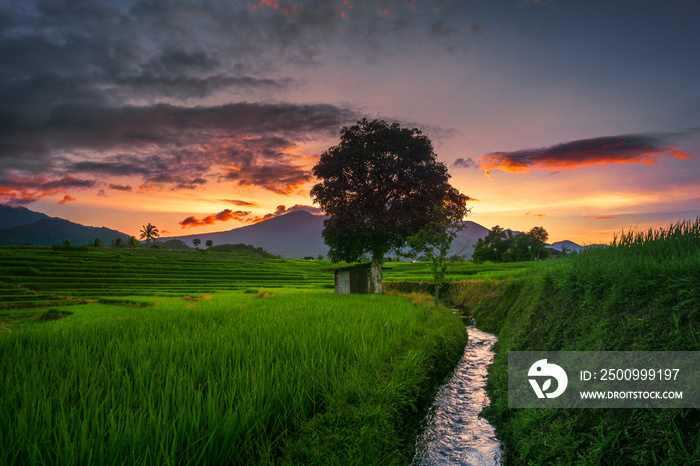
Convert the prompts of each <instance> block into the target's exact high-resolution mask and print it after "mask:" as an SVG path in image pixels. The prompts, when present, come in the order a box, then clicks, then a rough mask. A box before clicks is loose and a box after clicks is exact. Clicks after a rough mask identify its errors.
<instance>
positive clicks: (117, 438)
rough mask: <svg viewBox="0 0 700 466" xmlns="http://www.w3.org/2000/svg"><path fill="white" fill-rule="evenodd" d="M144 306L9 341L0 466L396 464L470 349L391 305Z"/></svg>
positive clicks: (324, 295)
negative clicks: (435, 394) (423, 412)
mask: <svg viewBox="0 0 700 466" xmlns="http://www.w3.org/2000/svg"><path fill="white" fill-rule="evenodd" d="M142 300H143V298H140V299H137V300H135V301H133V300H132V301H130V300H129V299H124V300H122V301H121V302H117V301H114V300H113V301H112V302H110V301H109V300H107V301H105V302H94V303H89V304H85V305H82V306H71V307H70V310H71V312H73V314H72V315H70V316H68V317H65V318H63V319H60V320H53V321H45V322H41V323H34V322H32V323H31V325H30V324H26V325H23V324H22V323H21V322H20V323H17V324H16V325H13V327H12V331H11V332H0V361H2V364H1V365H0V394H1V396H0V464H85V465H88V464H125V463H127V464H272V463H275V464H299V463H315V464H333V463H336V464H339V463H340V464H348V463H358V464H360V463H361V464H400V463H402V462H405V461H407V458H409V457H410V454H411V452H412V447H413V438H414V437H413V434H414V432H413V430H412V427H411V426H413V425H414V424H413V421H415V420H416V419H414V418H416V416H417V413H418V412H419V410H420V408H421V407H422V406H424V405H425V404H427V400H428V398H429V395H430V390H431V387H432V386H434V385H435V384H436V382H437V380H439V379H440V378H442V377H444V376H445V375H446V373H447V372H448V371H449V369H450V368H451V367H452V366H453V364H454V363H456V361H457V360H458V359H459V357H460V355H461V352H462V350H463V347H464V344H465V340H466V335H465V332H464V326H463V325H462V324H461V322H459V319H458V318H457V317H455V316H454V315H453V314H452V313H451V312H450V310H449V309H446V308H435V307H433V306H429V305H422V304H420V303H411V302H410V301H409V300H407V299H402V298H399V297H395V296H374V297H372V296H336V295H334V294H331V293H328V292H322V291H290V290H274V291H270V290H260V291H259V292H258V291H256V293H244V292H231V293H227V294H224V293H219V294H215V295H213V296H206V297H203V298H199V297H192V296H187V297H186V298H162V297H159V298H157V301H154V302H152V303H151V304H152V305H151V306H142V305H134V304H133V303H136V304H141V302H142Z"/></svg>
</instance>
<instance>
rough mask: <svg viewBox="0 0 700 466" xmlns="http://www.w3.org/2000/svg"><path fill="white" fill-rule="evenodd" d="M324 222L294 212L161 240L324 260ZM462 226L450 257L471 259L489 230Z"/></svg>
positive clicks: (475, 224) (305, 214)
mask: <svg viewBox="0 0 700 466" xmlns="http://www.w3.org/2000/svg"><path fill="white" fill-rule="evenodd" d="M325 219H326V217H325V216H324V215H313V214H311V213H309V212H306V211H296V212H290V213H288V214H285V215H280V216H279V217H274V218H271V219H269V220H266V221H264V222H260V223H256V224H254V225H249V226H245V227H241V228H235V229H233V230H228V231H221V232H217V233H203V234H199V235H187V236H177V237H173V238H163V239H178V240H181V241H183V242H184V243H185V244H187V245H188V246H193V243H192V240H194V239H199V240H201V242H202V244H205V243H206V241H207V240H212V241H213V242H214V244H226V243H231V244H236V243H244V244H252V245H254V246H260V247H262V248H263V249H264V250H266V251H267V252H269V253H272V254H275V255H278V256H281V257H290V258H302V257H317V256H318V255H323V256H327V255H328V246H326V245H325V244H324V242H323V237H322V236H321V232H322V231H323V221H324V220H325ZM463 223H464V224H465V225H466V227H467V228H465V229H464V230H462V231H460V233H459V235H458V237H457V238H456V239H455V241H454V242H453V246H452V249H451V253H452V254H456V253H459V254H460V255H462V254H464V255H466V256H467V257H471V252H472V248H471V247H470V246H473V245H474V244H476V242H477V240H478V239H479V238H483V237H484V236H486V235H487V234H488V232H489V230H488V229H487V228H484V227H482V226H481V225H479V224H477V223H474V222H470V221H466V222H463ZM460 251H462V252H460Z"/></svg>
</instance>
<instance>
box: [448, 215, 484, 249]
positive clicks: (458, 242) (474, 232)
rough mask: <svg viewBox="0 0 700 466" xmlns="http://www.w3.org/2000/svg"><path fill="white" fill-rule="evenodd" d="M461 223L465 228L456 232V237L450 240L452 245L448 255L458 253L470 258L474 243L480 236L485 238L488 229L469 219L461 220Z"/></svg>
mask: <svg viewBox="0 0 700 466" xmlns="http://www.w3.org/2000/svg"><path fill="white" fill-rule="evenodd" d="M462 224H463V225H465V226H466V228H465V229H463V230H462V231H460V232H459V233H457V237H456V238H455V239H454V241H452V247H451V248H450V252H449V253H448V255H454V254H458V255H460V256H464V257H465V258H467V259H471V258H472V253H473V252H474V245H475V244H476V242H477V241H479V239H480V238H485V237H486V235H488V234H489V231H490V230H489V229H488V228H484V227H482V226H481V225H479V224H478V223H474V222H472V221H469V220H467V221H465V222H462Z"/></svg>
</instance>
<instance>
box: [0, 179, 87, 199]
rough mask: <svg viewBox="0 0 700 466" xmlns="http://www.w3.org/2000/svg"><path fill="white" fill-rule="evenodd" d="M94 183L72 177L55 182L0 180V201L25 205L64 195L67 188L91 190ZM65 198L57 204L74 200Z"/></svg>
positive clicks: (43, 180) (44, 180) (42, 180)
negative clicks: (47, 197)
mask: <svg viewBox="0 0 700 466" xmlns="http://www.w3.org/2000/svg"><path fill="white" fill-rule="evenodd" d="M95 183H96V181H95V180H84V179H80V178H76V177H74V176H65V177H63V178H61V179H57V180H46V179H45V178H29V179H18V178H13V179H9V180H7V179H1V178H0V200H4V202H6V203H7V204H9V205H27V204H31V203H32V202H36V201H38V200H39V199H41V198H44V197H46V196H52V195H55V194H65V193H66V189H68V188H70V189H85V188H92V187H93V186H95ZM66 197H67V198H68V199H66ZM66 197H64V198H63V200H62V201H60V202H59V204H65V203H66V202H69V201H74V200H75V199H73V198H72V197H70V196H66Z"/></svg>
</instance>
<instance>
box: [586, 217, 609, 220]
mask: <svg viewBox="0 0 700 466" xmlns="http://www.w3.org/2000/svg"><path fill="white" fill-rule="evenodd" d="M613 218H615V217H586V220H610V219H613Z"/></svg>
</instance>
